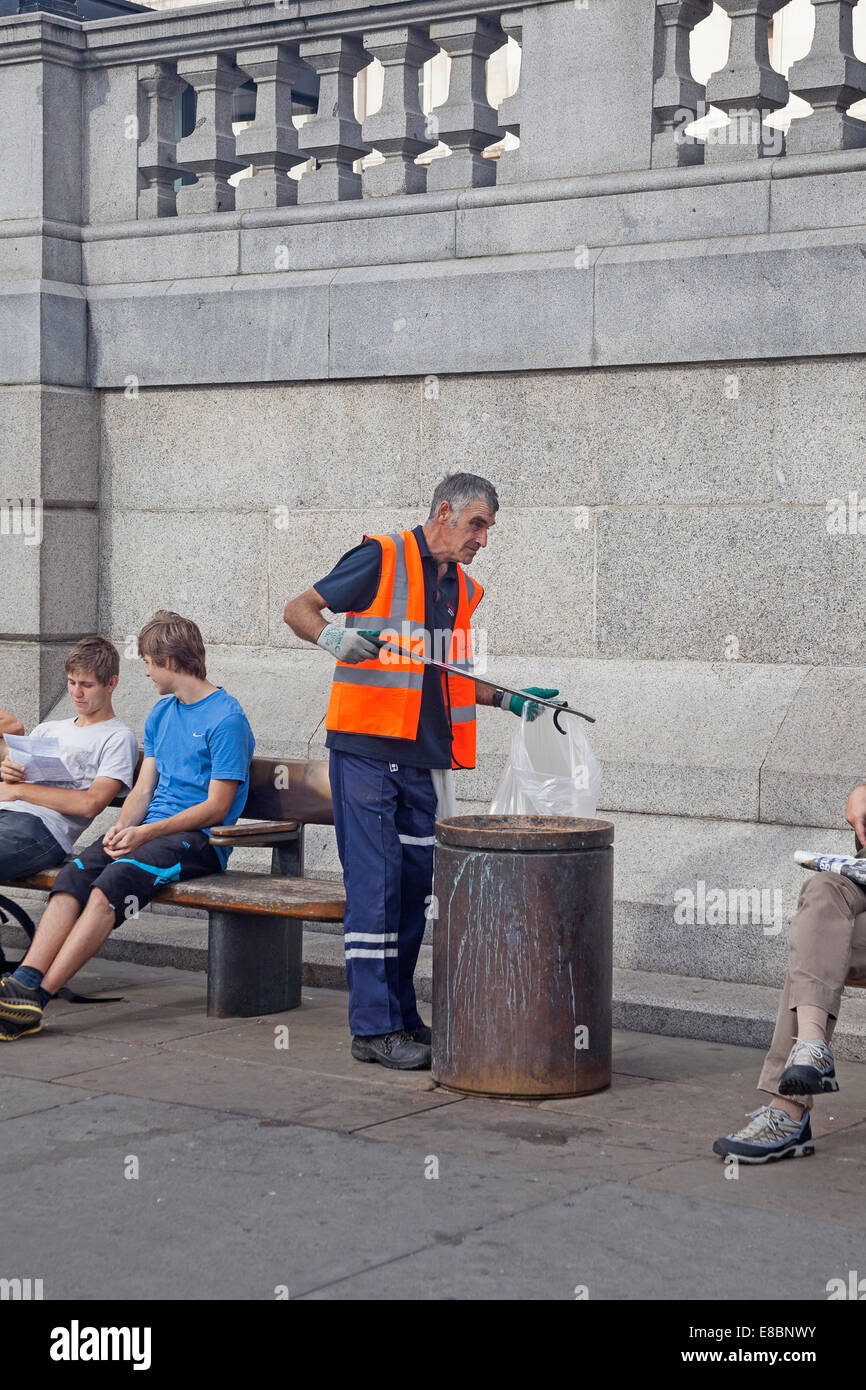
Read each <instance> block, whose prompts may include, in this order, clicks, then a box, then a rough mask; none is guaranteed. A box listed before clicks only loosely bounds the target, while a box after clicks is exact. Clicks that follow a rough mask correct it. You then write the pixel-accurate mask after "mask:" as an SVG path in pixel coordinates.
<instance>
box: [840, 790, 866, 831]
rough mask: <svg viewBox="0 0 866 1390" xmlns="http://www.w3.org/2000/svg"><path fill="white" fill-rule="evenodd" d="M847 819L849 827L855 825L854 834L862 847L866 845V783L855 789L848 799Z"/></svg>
mask: <svg viewBox="0 0 866 1390" xmlns="http://www.w3.org/2000/svg"><path fill="white" fill-rule="evenodd" d="M845 819H846V821H847V822H848V824H849V825H853V827H854V834H855V835H856V836H857V839H858V840H859V841H860V843H861V845H866V783H864V784H863V785H861V786H859V787H855V788H854V790H853V792H852V793H851V795H850V796H849V797H848V805H847V806H846V807H845Z"/></svg>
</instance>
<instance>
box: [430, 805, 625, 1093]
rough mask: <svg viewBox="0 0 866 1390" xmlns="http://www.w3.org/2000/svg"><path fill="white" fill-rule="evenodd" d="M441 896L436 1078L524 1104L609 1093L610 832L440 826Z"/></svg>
mask: <svg viewBox="0 0 866 1390" xmlns="http://www.w3.org/2000/svg"><path fill="white" fill-rule="evenodd" d="M433 891H434V907H435V917H434V922H433V1058H432V1075H433V1079H434V1080H435V1081H437V1082H438V1083H439V1084H440V1085H441V1086H446V1087H448V1088H449V1089H450V1090H454V1091H460V1092H463V1093H464V1094H468V1095H481V1096H501V1097H505V1098H511V1099H515V1100H516V1099H521V1100H526V1099H553V1098H554V1097H558V1096H580V1095H586V1094H587V1093H588V1092H590V1091H598V1090H601V1089H602V1088H603V1087H605V1086H609V1085H610V1078H611V1030H612V1023H611V1010H612V994H613V825H612V824H611V823H610V821H603V820H578V819H576V818H571V817H558V816H455V817H452V818H450V819H447V820H440V821H437V822H436V858H435V875H434V885H433Z"/></svg>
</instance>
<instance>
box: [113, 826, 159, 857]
mask: <svg viewBox="0 0 866 1390" xmlns="http://www.w3.org/2000/svg"><path fill="white" fill-rule="evenodd" d="M149 839H150V831H149V828H148V826H146V825H127V826H120V825H113V826H112V827H111V829H110V830H107V831H106V832H105V835H104V836H103V837H102V848H103V849H104V850H105V853H106V854H109V855H110V856H111V858H112V859H119V858H121V856H122V855H125V854H131V853H132V851H133V850H136V849H140V848H141V846H142V845H145V844H147V841H148V840H149Z"/></svg>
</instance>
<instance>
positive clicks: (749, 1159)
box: [713, 1140, 815, 1164]
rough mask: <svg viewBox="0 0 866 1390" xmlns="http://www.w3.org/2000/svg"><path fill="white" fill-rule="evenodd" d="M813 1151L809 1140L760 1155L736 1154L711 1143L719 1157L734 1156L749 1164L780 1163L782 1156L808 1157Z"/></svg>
mask: <svg viewBox="0 0 866 1390" xmlns="http://www.w3.org/2000/svg"><path fill="white" fill-rule="evenodd" d="M814 1152H815V1145H814V1143H812V1142H811V1141H809V1140H807V1141H806V1143H805V1144H795V1145H794V1146H793V1148H790V1149H785V1150H784V1152H782V1153H777V1154H773V1153H770V1154H764V1155H762V1156H759V1155H757V1154H754V1155H753V1154H738V1153H736V1152H735V1151H734V1150H733V1149H725V1150H720V1149H717V1148H716V1146H715V1144H714V1145H713V1153H716V1154H719V1157H720V1158H724V1159H728V1158H735V1159H736V1160H737V1162H738V1163H751V1164H760V1163H780V1162H781V1160H782V1159H783V1158H801V1157H802V1158H808V1157H809V1155H810V1154H813V1153H814Z"/></svg>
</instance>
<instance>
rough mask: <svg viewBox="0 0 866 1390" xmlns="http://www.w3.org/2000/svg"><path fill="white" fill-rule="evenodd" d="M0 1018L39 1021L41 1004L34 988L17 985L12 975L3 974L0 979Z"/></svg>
mask: <svg viewBox="0 0 866 1390" xmlns="http://www.w3.org/2000/svg"><path fill="white" fill-rule="evenodd" d="M0 1018H2V1019H6V1020H7V1021H11V1022H13V1023H19V1022H21V1021H22V1020H26V1021H27V1022H28V1023H41V1022H42V1005H41V1004H40V1003H39V995H38V994H37V993H36V990H35V989H28V988H27V986H26V985H19V983H18V981H17V980H16V979H14V978H13V976H12V975H4V976H3V978H2V979H0Z"/></svg>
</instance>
